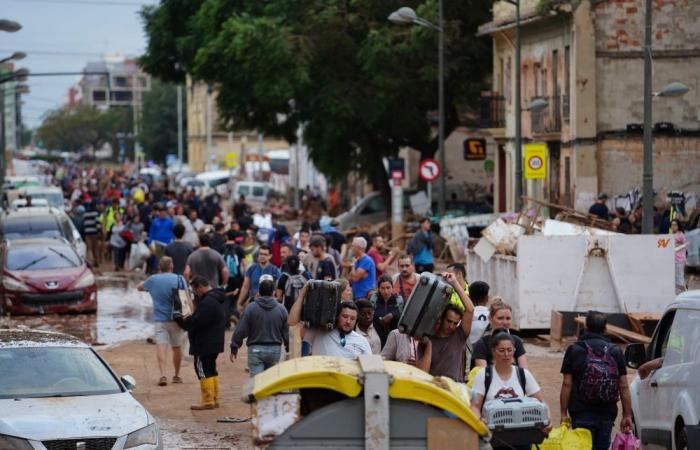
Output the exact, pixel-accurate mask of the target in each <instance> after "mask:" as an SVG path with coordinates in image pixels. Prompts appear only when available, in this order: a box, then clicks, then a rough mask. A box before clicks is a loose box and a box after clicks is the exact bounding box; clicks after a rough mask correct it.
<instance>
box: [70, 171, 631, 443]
mask: <svg viewBox="0 0 700 450" xmlns="http://www.w3.org/2000/svg"><path fill="white" fill-rule="evenodd" d="M57 182H58V183H59V184H60V185H61V186H63V188H64V191H65V192H66V195H67V196H68V198H70V200H71V202H72V205H73V207H72V209H71V211H70V215H71V217H72V219H73V221H74V223H75V224H76V226H77V228H78V229H79V230H80V232H81V233H83V235H84V236H85V240H86V243H87V246H88V253H87V255H88V261H89V262H90V264H91V265H92V266H93V267H94V268H96V269H98V268H99V267H102V265H104V264H105V262H107V255H109V257H110V258H111V260H112V262H113V264H114V269H115V270H117V271H119V270H143V271H145V272H146V273H147V274H148V275H149V277H148V278H147V279H146V280H145V281H144V282H142V283H140V284H139V286H138V288H139V289H140V290H143V291H147V292H148V293H149V294H150V296H151V298H152V300H153V305H154V309H153V321H154V322H155V341H156V344H157V346H156V348H157V350H156V354H157V358H158V365H159V369H160V376H159V379H158V384H159V385H167V384H168V382H171V383H181V382H182V379H181V378H180V366H181V361H182V358H183V355H182V353H183V351H182V345H183V343H184V342H185V340H184V336H183V333H187V341H186V342H188V343H189V353H190V354H191V355H192V356H193V357H194V365H195V371H196V374H197V377H198V379H199V380H200V391H201V399H200V402H198V403H196V404H193V405H192V409H193V410H201V409H213V408H217V407H218V406H219V378H218V371H217V359H218V355H219V354H221V353H224V352H225V347H226V343H225V331H226V329H227V328H231V327H233V328H234V331H233V333H232V336H231V341H230V344H229V349H230V358H229V359H230V361H231V362H235V361H236V360H237V358H238V356H239V354H240V350H241V348H242V347H243V346H244V345H245V346H246V347H247V354H248V356H247V362H248V367H247V370H248V371H249V372H250V375H251V376H255V375H257V374H259V373H261V372H263V371H264V370H266V369H268V368H270V367H272V366H274V365H275V364H277V363H279V362H280V361H281V360H283V359H285V358H287V357H289V355H288V354H289V351H290V334H292V331H297V330H298V333H299V335H300V336H301V339H302V344H301V355H302V357H303V356H307V355H325V356H336V357H343V358H355V357H357V356H359V355H365V354H378V355H381V356H382V357H384V358H385V359H387V360H394V361H400V362H403V363H406V364H410V365H414V366H416V367H417V368H419V369H422V370H424V371H426V372H428V373H430V374H431V375H434V376H444V377H449V378H452V379H453V380H455V381H456V382H461V383H466V382H469V383H470V385H471V386H473V402H472V410H473V411H474V412H475V414H477V415H479V416H481V415H482V408H483V406H484V404H485V403H487V402H488V401H489V400H493V399H508V398H513V397H533V398H536V399H538V400H540V401H543V397H542V390H541V388H540V386H539V385H538V383H537V381H536V380H535V378H534V376H533V375H532V373H531V372H530V371H529V370H528V363H527V356H526V349H525V346H524V344H523V341H522V339H520V338H519V337H518V336H516V335H515V333H514V332H512V330H511V329H510V327H511V321H512V314H513V310H512V308H511V306H510V305H508V303H507V302H506V301H504V299H501V298H499V297H495V296H491V295H490V293H489V291H490V287H489V285H488V284H487V283H485V282H483V281H479V280H472V282H471V283H470V282H468V281H467V274H466V269H465V266H464V265H463V264H461V263H453V264H450V265H449V266H447V269H446V270H445V271H444V272H442V273H440V275H441V276H442V277H443V279H444V281H445V282H447V283H448V284H449V285H450V286H451V287H452V288H453V294H452V297H451V298H450V302H449V304H448V306H447V307H446V309H445V311H444V313H443V314H442V316H441V318H440V320H439V323H438V324H436V332H435V333H434V335H433V336H432V337H430V338H429V339H424V340H417V339H415V338H413V337H411V336H409V335H407V334H404V333H401V332H399V330H398V322H399V317H400V316H401V314H402V311H403V309H404V307H405V305H406V303H407V301H409V299H410V297H411V293H412V292H413V290H414V288H415V286H416V284H417V283H418V280H419V274H420V273H422V272H434V271H435V260H434V256H433V247H434V243H435V242H434V241H435V236H434V235H433V231H432V230H431V223H430V220H429V219H427V218H426V219H423V220H421V221H420V228H419V230H418V231H417V232H416V233H415V236H414V237H413V239H411V240H410V242H408V243H407V245H406V248H405V249H401V248H387V244H386V242H385V241H384V238H383V237H382V236H381V235H370V234H368V233H366V232H363V231H360V232H358V233H356V234H354V236H352V237H350V236H346V235H344V234H343V233H342V232H341V231H340V230H338V229H337V223H335V222H333V221H332V220H331V221H323V220H316V221H308V222H303V223H301V225H300V226H299V228H298V229H297V230H294V232H290V230H288V229H287V226H285V225H284V224H283V223H281V221H280V218H279V217H277V216H276V215H274V214H271V213H270V212H269V211H264V210H263V211H257V212H254V211H253V210H252V208H251V207H250V206H249V205H248V204H247V203H246V200H245V198H244V197H240V198H238V199H236V200H235V202H234V203H228V202H226V201H224V200H223V199H222V198H221V197H220V196H219V195H218V194H216V193H215V192H211V193H208V194H206V195H204V196H202V195H199V194H198V193H197V192H194V191H192V190H188V191H183V192H180V193H177V192H174V191H171V190H169V189H167V186H160V185H158V184H152V183H148V182H147V180H144V179H142V178H141V177H125V176H122V175H121V174H119V173H111V172H109V171H105V170H104V169H103V170H102V171H101V172H99V173H95V172H94V171H93V170H92V169H82V170H81V171H80V170H77V168H70V169H68V170H67V172H66V173H64V174H62V176H61V177H60V178H57ZM144 247H145V248H147V251H146V252H143V248H144ZM133 252H137V254H138V258H135V257H134V256H133ZM309 280H325V281H337V282H338V283H339V285H340V289H341V293H342V294H341V299H342V302H341V304H340V307H339V309H338V312H337V316H336V320H335V324H334V327H333V329H331V330H316V329H309V328H304V327H303V326H302V324H301V312H302V304H303V301H304V298H305V295H306V292H307V290H308V286H309V283H308V281H309ZM188 286H189V287H190V288H191V292H193V293H194V297H195V298H194V304H195V308H194V310H193V311H192V312H191V313H187V314H184V315H180V314H177V313H176V311H174V310H173V295H174V293H179V292H181V291H187V288H188ZM605 320H606V319H605V315H603V314H600V313H595V312H593V313H590V314H589V315H588V317H587V320H586V330H587V331H586V334H585V335H584V336H583V337H582V338H581V339H580V341H579V342H577V344H575V345H572V346H571V347H570V348H569V349H568V350H567V352H566V355H565V357H564V362H563V364H562V368H561V372H562V374H563V377H564V381H563V384H562V389H561V402H560V408H561V417H562V418H563V419H567V418H568V419H570V420H571V422H572V423H573V425H574V426H576V427H583V428H587V429H589V430H590V431H591V433H592V436H593V442H594V446H593V448H594V449H604V448H605V449H607V448H608V447H609V444H610V437H611V436H610V434H611V431H612V427H613V423H614V419H615V417H616V416H617V401H618V399H621V400H622V407H623V416H622V417H623V419H622V424H621V425H622V427H623V428H625V429H629V428H630V425H631V423H630V416H631V409H630V399H629V389H628V387H627V381H626V376H625V375H626V371H625V365H624V359H623V357H622V354H621V353H620V351H619V349H618V348H617V347H616V346H615V345H613V344H612V343H610V342H609V341H608V340H607V339H606V338H605V337H604V336H603V330H604V328H605ZM168 348H172V364H173V367H174V375H173V377H172V378H171V379H168V377H166V373H167V372H168V370H167V368H166V366H167V365H168V364H167V361H166V359H167V352H168ZM600 355H604V356H600ZM592 358H608V359H609V360H610V361H613V362H614V364H609V365H608V366H610V367H614V369H615V370H612V371H611V373H607V374H604V375H606V376H607V377H608V378H606V379H605V380H600V379H596V378H595V376H596V373H597V376H600V373H599V372H600V371H599V372H596V373H594V374H590V373H589V372H590V371H588V370H587V368H588V367H589V366H590V365H591V364H592V363H591V360H592ZM596 380H597V382H605V383H606V384H605V385H606V386H607V390H606V391H605V392H604V395H605V397H604V398H599V397H600V396H599V397H596V398H593V397H595V395H596V394H595V393H594V394H591V392H589V391H593V390H592V389H589V388H590V384H591V383H595V382H596ZM598 391H600V390H598ZM598 391H596V392H598ZM548 429H549V427H547V428H546V429H545V430H544V431H547V430H548Z"/></svg>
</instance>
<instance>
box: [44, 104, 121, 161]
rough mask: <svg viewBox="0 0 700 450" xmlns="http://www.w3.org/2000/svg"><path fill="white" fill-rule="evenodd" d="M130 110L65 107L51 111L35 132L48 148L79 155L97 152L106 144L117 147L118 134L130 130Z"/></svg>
mask: <svg viewBox="0 0 700 450" xmlns="http://www.w3.org/2000/svg"><path fill="white" fill-rule="evenodd" d="M129 113H130V110H129V109H127V108H124V109H122V108H119V109H109V110H107V111H102V110H99V109H97V108H94V107H92V106H87V105H79V106H75V107H70V106H64V107H62V108H59V109H55V110H53V111H51V112H50V113H49V114H48V115H47V116H46V118H45V119H44V120H43V122H42V123H41V125H40V126H39V128H38V129H37V131H36V136H37V139H39V140H41V141H42V142H43V143H44V147H45V148H48V149H60V150H63V151H69V152H77V151H81V150H85V149H93V150H97V149H99V148H101V147H102V146H103V145H104V144H105V143H110V144H111V145H112V148H117V147H118V145H117V134H119V133H125V132H127V131H128V130H131V114H129Z"/></svg>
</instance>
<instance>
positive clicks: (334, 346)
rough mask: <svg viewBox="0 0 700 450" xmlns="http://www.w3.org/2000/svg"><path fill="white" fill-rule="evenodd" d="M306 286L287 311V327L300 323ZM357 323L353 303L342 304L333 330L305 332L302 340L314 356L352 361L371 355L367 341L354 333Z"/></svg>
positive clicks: (355, 309)
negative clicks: (307, 342)
mask: <svg viewBox="0 0 700 450" xmlns="http://www.w3.org/2000/svg"><path fill="white" fill-rule="evenodd" d="M308 286H309V285H308V284H306V285H304V287H303V288H301V289H300V290H299V294H298V295H297V299H296V300H295V301H294V305H292V308H291V309H290V310H289V319H288V323H289V326H295V325H296V324H298V323H299V322H300V321H301V307H302V305H303V303H304V298H305V297H306V291H307V289H308ZM356 323H357V305H355V303H353V302H342V303H341V304H340V308H339V312H338V316H337V317H336V321H335V328H333V329H332V330H331V331H323V330H313V331H312V333H313V336H309V334H311V333H310V332H309V331H310V330H305V334H304V339H305V340H308V341H309V342H310V343H311V354H312V355H314V356H339V357H341V358H350V359H354V358H356V357H358V356H360V355H371V354H372V348H371V347H370V346H369V342H367V339H365V338H364V337H362V336H361V335H360V334H359V333H358V332H357V331H355V324H356Z"/></svg>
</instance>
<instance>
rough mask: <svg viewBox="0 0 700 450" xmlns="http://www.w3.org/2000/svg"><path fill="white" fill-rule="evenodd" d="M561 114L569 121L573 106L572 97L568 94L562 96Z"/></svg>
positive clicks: (565, 120)
mask: <svg viewBox="0 0 700 450" xmlns="http://www.w3.org/2000/svg"><path fill="white" fill-rule="evenodd" d="M561 100H562V102H561V116H562V117H563V118H564V122H567V123H568V122H569V109H570V107H571V103H570V99H569V96H568V95H563V96H562V97H561Z"/></svg>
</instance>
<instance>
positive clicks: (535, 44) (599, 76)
mask: <svg viewBox="0 0 700 450" xmlns="http://www.w3.org/2000/svg"><path fill="white" fill-rule="evenodd" d="M520 3H521V28H520V30H521V31H520V32H521V66H520V73H521V105H522V116H521V122H522V136H523V142H524V143H528V142H538V143H539V142H543V143H546V145H547V163H548V164H547V166H548V167H547V175H546V178H545V179H544V180H527V181H526V187H525V189H524V193H525V194H526V195H528V196H530V197H534V198H537V199H540V200H546V201H549V202H552V203H557V204H561V205H565V206H568V207H574V208H576V209H579V210H587V209H588V207H589V206H590V205H591V204H592V203H593V201H594V199H595V197H596V195H597V194H598V193H599V192H605V193H607V194H608V195H610V196H611V197H615V196H622V195H626V194H628V193H629V192H630V191H634V190H641V186H642V161H643V150H642V148H643V139H642V123H643V73H644V72H643V62H644V54H643V49H642V45H643V42H644V35H643V33H644V1H643V0H578V1H574V2H557V1H555V2H552V3H551V4H552V5H553V6H552V8H551V9H548V10H544V11H543V10H538V5H539V4H541V2H538V1H536V0H520ZM653 5H654V6H653V8H654V10H653V26H652V29H653V42H652V48H653V59H654V63H653V90H654V91H658V90H661V89H662V88H663V87H664V86H666V85H667V84H669V83H670V82H673V81H680V82H683V83H684V84H686V85H687V86H689V87H690V91H689V92H688V93H687V94H686V95H684V96H683V97H676V98H661V97H655V98H654V100H653V124H654V139H653V143H654V187H655V190H656V191H657V193H658V195H657V202H659V201H663V200H664V199H665V193H666V192H668V191H670V190H683V191H685V192H695V193H696V194H697V193H698V192H700V171H698V170H697V169H696V168H697V166H698V162H700V132H699V128H698V120H699V119H700V116H699V109H698V107H699V105H700V103H699V100H700V90H698V89H699V88H700V83H699V82H700V79H699V78H700V76H699V74H698V71H697V67H698V66H699V64H700V48H699V47H698V44H697V43H698V42H700V41H699V40H698V39H699V38H700V27H697V22H698V20H699V19H700V2H688V1H684V0H668V1H663V2H658V1H655V2H653ZM480 33H481V34H488V35H490V36H491V37H492V38H493V55H494V58H493V84H492V86H493V87H492V89H493V91H492V92H488V93H484V94H483V96H482V127H483V128H484V129H485V130H486V131H488V133H489V134H490V135H491V136H492V137H493V138H494V140H495V142H496V145H497V150H496V167H497V170H496V173H495V180H494V182H495V184H496V186H497V188H496V190H497V191H499V190H500V191H502V192H503V194H502V195H496V198H495V203H496V209H497V210H510V209H513V205H514V186H513V180H514V175H515V159H514V156H515V149H514V140H515V105H514V95H513V94H514V90H515V69H516V68H515V37H514V36H515V8H514V7H513V6H512V5H510V4H509V3H506V2H498V3H496V4H495V5H494V9H493V21H492V22H490V23H488V24H484V25H483V26H482V27H480ZM535 99H542V100H545V101H546V103H547V106H546V108H545V109H544V110H542V111H539V112H534V111H528V105H530V104H531V103H532V101H533V100H535Z"/></svg>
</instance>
